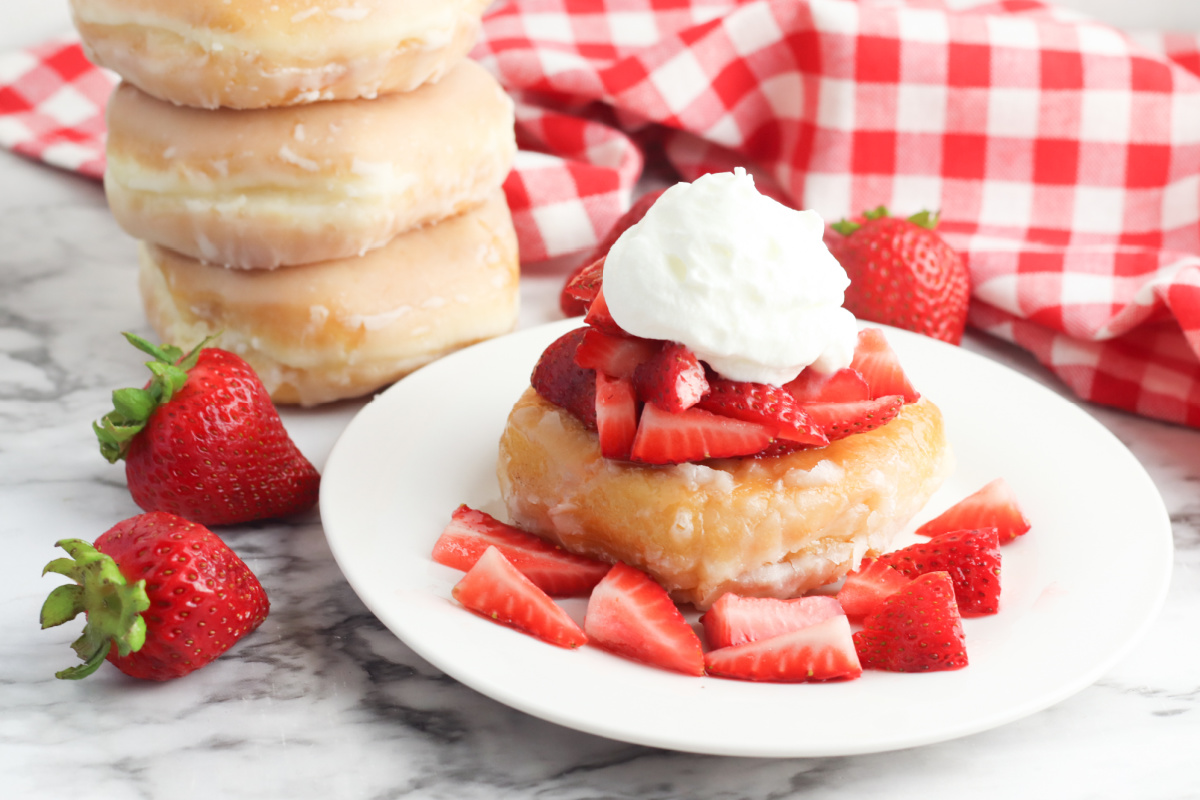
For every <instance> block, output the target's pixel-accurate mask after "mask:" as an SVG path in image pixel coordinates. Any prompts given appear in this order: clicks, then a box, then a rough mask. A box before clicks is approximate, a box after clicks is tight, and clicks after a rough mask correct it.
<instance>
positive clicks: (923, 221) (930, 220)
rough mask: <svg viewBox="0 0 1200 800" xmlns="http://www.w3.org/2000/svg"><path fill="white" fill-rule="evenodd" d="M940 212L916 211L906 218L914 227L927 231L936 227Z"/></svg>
mask: <svg viewBox="0 0 1200 800" xmlns="http://www.w3.org/2000/svg"><path fill="white" fill-rule="evenodd" d="M941 216H942V212H940V211H918V212H917V213H916V214H913V215H912V216H911V217H909V218H908V221H909V222H911V223H912V224H914V225H918V226H920V227H922V228H927V229H928V230H933V229H934V228H936V227H937V224H938V220H939V219H940V218H941Z"/></svg>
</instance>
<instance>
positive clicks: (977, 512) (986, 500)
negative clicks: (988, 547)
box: [917, 478, 1030, 544]
mask: <svg viewBox="0 0 1200 800" xmlns="http://www.w3.org/2000/svg"><path fill="white" fill-rule="evenodd" d="M976 528H995V529H996V532H997V534H998V535H999V536H1000V544H1008V543H1009V542H1011V541H1012V540H1013V539H1016V538H1017V537H1018V536H1021V535H1023V534H1025V533H1026V532H1027V531H1028V530H1029V528H1030V525H1029V520H1028V519H1026V517H1025V514H1024V513H1023V512H1022V511H1021V507H1020V506H1019V505H1018V504H1017V495H1016V493H1015V492H1013V490H1012V487H1011V486H1009V485H1008V482H1007V481H1005V480H1004V479H1003V478H997V479H996V480H994V481H992V482H991V483H989V484H988V485H987V486H984V487H983V488H982V489H980V490H979V491H977V492H975V494H973V495H970V496H969V497H966V498H964V499H963V500H960V501H959V502H958V503H956V504H954V505H952V506H950V508H948V509H946V510H945V511H943V512H942V513H941V514H940V515H938V516H937V517H935V518H934V519H931V520H930V521H929V522H926V523H925V524H924V525H922V526H921V527H919V528H917V533H919V534H921V535H922V536H937V535H938V534H941V533H951V532H953V531H963V530H973V529H976Z"/></svg>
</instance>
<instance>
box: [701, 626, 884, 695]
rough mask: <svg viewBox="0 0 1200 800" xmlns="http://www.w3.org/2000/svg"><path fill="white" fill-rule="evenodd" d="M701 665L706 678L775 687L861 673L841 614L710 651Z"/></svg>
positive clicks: (848, 627) (853, 676)
mask: <svg viewBox="0 0 1200 800" xmlns="http://www.w3.org/2000/svg"><path fill="white" fill-rule="evenodd" d="M704 667H705V669H706V670H707V671H708V672H709V674H711V675H720V676H722V677H726V678H739V679H741V680H747V681H773V682H778V683H797V682H801V681H832V680H849V679H852V678H857V677H858V676H859V675H862V666H861V665H860V664H859V661H858V654H857V653H856V652H855V650H854V639H853V636H852V634H851V632H850V622H849V620H847V619H846V617H845V616H843V615H841V614H838V615H836V616H833V617H829V618H828V619H826V620H824V621H822V622H818V623H816V624H813V625H809V626H807V627H804V628H800V629H798V630H794V631H790V632H788V633H782V634H780V635H778V636H774V637H771V638H769V639H759V640H758V641H755V642H748V643H746V644H740V645H736V646H734V647H724V648H721V649H720V650H711V651H709V652H708V653H706V654H705V656H704Z"/></svg>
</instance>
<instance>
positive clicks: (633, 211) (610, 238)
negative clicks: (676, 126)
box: [558, 189, 666, 317]
mask: <svg viewBox="0 0 1200 800" xmlns="http://www.w3.org/2000/svg"><path fill="white" fill-rule="evenodd" d="M665 191H666V189H659V190H658V191H656V192H649V193H648V194H644V195H642V196H641V198H639V199H638V201H637V202H636V203H634V204H633V207H632V208H630V209H629V210H628V211H626V212H625V214H624V215H623V216H622V217H621V218H620V219H618V220H617V223H616V225H614V226H613V227H612V230H610V231H609V232H608V235H607V236H605V237H604V239H603V240H602V241H601V242H600V244H599V245H597V246H596V249H595V250H593V251H592V254H591V256H590V257H589V258H588V259H587V260H586V261H584V263H583V266H581V267H579V268H578V269H577V270H575V272H573V273H572V274H571V276H570V277H569V278H567V286H570V285H571V283H572V282H573V281H574V280H575V277H576V276H577V275H579V274H580V273H581V272H583V271H584V270H586V269H588V268H589V267H590V266H591V265H593V264H594V263H595V262H596V261H597V260H598V259H601V258H603V257H604V256H606V255H608V251H609V250H610V249H612V246H613V244H614V243H615V242H616V241H617V239H619V238H620V236H621V234H622V233H624V232H625V231H627V230H629V229H630V228H632V227H633V226H634V225H636V224H637V223H639V222H641V221H642V217H644V216H646V212H647V211H649V210H650V206H652V205H654V201H655V200H657V199H658V198H659V197H661V196H662V193H663V192H665ZM591 297H595V294H593V295H592V296H591ZM591 297H588V298H587V300H586V301H585V300H584V299H583V298H581V297H577V296H575V295H573V294H570V293H568V292H567V290H566V288H564V289H563V293H562V295H561V296H560V297H559V300H558V303H559V306H560V307H561V308H562V311H563V314H565V315H567V316H568V317H577V316H579V315H580V314H583V313H584V312H586V311H587V306H588V303H590V302H591Z"/></svg>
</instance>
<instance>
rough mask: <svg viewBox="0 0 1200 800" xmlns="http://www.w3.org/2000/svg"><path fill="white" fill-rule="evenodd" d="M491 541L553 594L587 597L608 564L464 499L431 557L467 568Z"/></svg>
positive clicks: (535, 583) (530, 577)
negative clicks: (503, 518)
mask: <svg viewBox="0 0 1200 800" xmlns="http://www.w3.org/2000/svg"><path fill="white" fill-rule="evenodd" d="M489 547H496V548H497V549H498V550H500V552H501V553H503V554H504V557H505V558H507V559H508V560H509V561H510V562H511V563H512V565H513V566H514V567H516V568H517V569H518V570H520V571H521V574H522V575H524V576H525V577H526V578H529V580H531V581H533V584H534V585H535V586H537V587H538V588H539V589H541V590H542V591H543V592H545V593H546V594H548V595H551V596H553V597H586V596H587V595H588V594H589V593H590V592H591V591H592V588H593V587H594V586H595V585H596V584H597V583H599V582H600V579H601V578H603V577H604V576H605V575H606V574H607V573H608V569H609V566H610V565H609V564H606V563H605V562H603V561H597V560H595V559H593V558H587V557H585V556H580V555H576V554H574V553H569V552H567V551H566V550H563V549H562V548H561V547H558V546H557V545H554V544H551V543H550V542H547V541H546V540H545V539H542V538H541V537H539V536H535V535H533V534H532V533H527V532H525V531H523V530H521V529H520V528H515V527H513V526H512V525H508V524H506V523H503V522H501V521H500V520H498V519H496V518H495V517H493V516H492V515H491V514H486V513H484V512H483V511H477V510H475V509H473V508H470V507H468V506H465V505H461V506H459V507H458V508H456V509H455V510H454V513H453V514H452V515H451V517H450V524H449V525H447V526H446V528H445V530H443V531H442V535H441V536H439V537H438V540H437V542H436V543H434V545H433V560H434V561H436V562H437V563H439V564H445V565H446V566H447V567H453V568H454V569H460V570H462V571H463V572H466V571H467V570H469V569H470V568H471V567H473V566H475V562H476V561H478V560H479V557H480V556H482V555H483V554H484V552H485V551H486V550H487V549H488V548H489Z"/></svg>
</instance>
